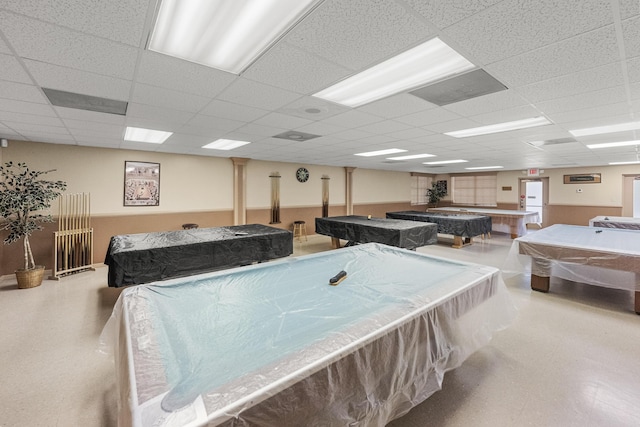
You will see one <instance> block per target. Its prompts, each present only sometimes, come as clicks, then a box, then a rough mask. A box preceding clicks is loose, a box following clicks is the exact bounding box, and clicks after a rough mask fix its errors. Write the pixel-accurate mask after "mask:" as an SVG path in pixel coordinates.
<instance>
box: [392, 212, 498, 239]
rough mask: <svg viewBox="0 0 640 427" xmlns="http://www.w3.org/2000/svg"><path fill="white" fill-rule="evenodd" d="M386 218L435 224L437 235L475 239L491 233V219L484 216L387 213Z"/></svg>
mask: <svg viewBox="0 0 640 427" xmlns="http://www.w3.org/2000/svg"><path fill="white" fill-rule="evenodd" d="M387 218H393V219H405V220H410V221H423V222H431V223H434V224H437V226H438V233H440V234H451V235H454V236H461V237H475V236H480V235H483V234H489V233H491V217H490V216H484V215H451V214H440V213H432V212H420V211H400V212H387Z"/></svg>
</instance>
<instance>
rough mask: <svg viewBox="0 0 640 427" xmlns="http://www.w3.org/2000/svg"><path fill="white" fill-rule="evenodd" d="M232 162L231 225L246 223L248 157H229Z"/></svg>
mask: <svg viewBox="0 0 640 427" xmlns="http://www.w3.org/2000/svg"><path fill="white" fill-rule="evenodd" d="M230 159H231V161H232V162H233V225H244V224H246V223H247V162H248V161H249V160H250V159H246V158H243V157H231V158H230Z"/></svg>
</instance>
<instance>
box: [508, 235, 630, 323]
mask: <svg viewBox="0 0 640 427" xmlns="http://www.w3.org/2000/svg"><path fill="white" fill-rule="evenodd" d="M513 245H514V248H515V247H516V246H517V250H514V248H512V252H517V253H520V254H523V255H528V256H530V257H531V258H532V260H531V289H534V290H536V291H541V292H548V291H549V278H550V276H551V275H552V274H553V275H557V276H558V277H562V278H564V279H568V280H572V281H576V282H582V283H589V284H595V285H599V286H604V287H609V288H616V289H625V290H629V291H631V292H632V293H634V296H635V302H634V310H635V312H636V313H638V314H640V286H639V285H640V231H634V230H623V229H616V228H601V227H585V226H578V225H565V224H555V225H552V226H550V227H547V228H543V229H541V230H539V231H536V232H534V233H530V234H528V235H526V236H524V237H519V238H517V239H516V240H515V241H514V242H513ZM552 270H553V271H552ZM555 272H557V273H558V274H555ZM619 272H626V275H627V276H629V277H621V276H620V275H616V273H619Z"/></svg>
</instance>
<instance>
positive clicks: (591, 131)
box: [569, 122, 640, 136]
mask: <svg viewBox="0 0 640 427" xmlns="http://www.w3.org/2000/svg"><path fill="white" fill-rule="evenodd" d="M637 129H640V122H629V123H620V124H617V125H609V126H598V127H594V128H584V129H575V130H570V131H569V133H570V134H571V135H573V136H587V135H602V134H604V133H614V132H624V131H626V130H637Z"/></svg>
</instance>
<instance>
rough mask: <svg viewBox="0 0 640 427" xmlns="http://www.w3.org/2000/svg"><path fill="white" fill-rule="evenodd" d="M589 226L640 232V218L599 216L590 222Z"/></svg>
mask: <svg viewBox="0 0 640 427" xmlns="http://www.w3.org/2000/svg"><path fill="white" fill-rule="evenodd" d="M589 226H590V227H604V228H625V229H627V230H640V218H633V217H628V216H597V217H595V218H591V219H590V220H589Z"/></svg>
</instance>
